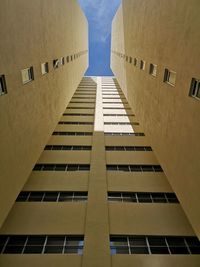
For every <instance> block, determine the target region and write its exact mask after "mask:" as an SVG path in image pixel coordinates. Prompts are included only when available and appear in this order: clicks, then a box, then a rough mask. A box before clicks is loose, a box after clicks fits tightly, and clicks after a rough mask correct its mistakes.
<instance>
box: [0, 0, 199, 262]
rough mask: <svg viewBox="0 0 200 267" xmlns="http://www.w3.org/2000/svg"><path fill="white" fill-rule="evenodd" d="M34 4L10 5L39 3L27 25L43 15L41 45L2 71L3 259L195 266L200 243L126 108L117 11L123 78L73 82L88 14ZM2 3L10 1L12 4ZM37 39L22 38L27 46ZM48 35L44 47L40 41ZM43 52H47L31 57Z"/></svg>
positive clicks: (73, 7)
mask: <svg viewBox="0 0 200 267" xmlns="http://www.w3.org/2000/svg"><path fill="white" fill-rule="evenodd" d="M36 2H37V4H38V6H37V7H36V6H35V5H34V4H29V5H27V6H26V1H20V2H19V3H20V5H19V6H18V5H17V7H15V12H19V14H22V15H24V14H26V13H27V11H28V10H29V12H30V13H29V16H27V19H28V18H30V15H31V14H32V11H33V10H35V15H34V16H33V17H34V19H32V20H31V23H32V21H35V23H36V21H37V23H38V21H40V19H41V16H39V14H41V13H42V14H45V16H47V18H48V19H47V22H46V25H43V24H40V25H41V27H40V28H39V29H43V31H41V33H40V36H41V40H42V41H43V45H41V47H40V48H37V49H39V50H37V49H36V48H35V50H33V51H32V52H31V53H32V57H31V59H32V60H33V63H30V62H31V61H27V63H26V64H25V63H24V65H25V66H24V65H18V69H17V68H16V70H15V72H16V73H15V75H14V76H13V74H12V72H11V71H10V68H8V71H7V72H6V70H4V69H3V68H2V70H0V71H1V83H0V85H1V87H0V90H1V91H0V92H1V95H0V101H2V103H3V104H2V105H1V107H4V109H5V110H8V107H9V110H8V111H7V113H6V114H4V113H3V112H1V115H0V116H1V120H2V123H1V125H2V126H3V127H2V131H1V134H2V136H1V141H2V140H4V142H3V141H2V142H1V146H2V147H1V151H5V156H4V154H3V153H1V164H2V163H3V164H4V165H3V167H2V166H0V167H1V174H3V175H2V176H1V185H2V187H1V191H2V193H1V202H0V203H1V204H0V205H1V212H0V214H1V222H2V226H1V228H0V266H2V267H13V266H15V267H25V266H30V267H35V266H46V267H47V266H48V267H55V266H56V267H57V266H58V267H64V266H67V267H102V266H104V267H132V266H136V267H141V266H142V267H151V266H152V267H160V266H162V267H171V266H181V267H188V266H190V267H199V265H200V242H199V240H198V238H197V237H196V234H195V231H194V229H193V227H192V226H191V223H190V221H189V220H188V218H187V216H186V215H185V213H184V210H183V208H182V205H181V204H180V202H179V197H178V198H177V195H176V193H175V192H174V190H173V189H172V186H171V185H170V183H169V181H168V177H167V176H166V174H165V172H164V171H163V168H162V167H161V165H160V161H158V158H157V154H155V152H154V147H152V146H151V142H150V140H151V139H152V137H151V135H150V134H148V135H146V133H145V132H144V130H143V129H144V128H143V127H142V126H141V124H140V120H141V122H142V123H144V120H143V119H142V118H141V116H140V113H139V115H137V114H136V113H137V109H136V111H134V112H133V110H134V109H133V108H132V104H133V102H132V101H133V100H132V99H133V97H132V93H131V90H130V89H129V86H128V83H127V82H126V80H125V77H126V75H127V69H126V67H122V62H123V64H125V63H124V61H122V60H121V59H120V60H121V61H120V60H119V59H118V58H119V56H117V55H119V53H122V52H119V51H121V50H122V51H123V49H124V47H125V44H124V43H123V42H121V43H119V41H118V40H119V39H120V35H121V36H122V33H123V31H124V27H123V23H122V20H121V18H122V15H123V12H122V8H121V9H120V10H119V11H118V14H117V17H116V19H115V22H114V25H116V27H118V32H117V31H116V30H114V34H115V37H113V38H116V39H115V41H113V43H114V44H115V45H116V49H113V56H112V66H113V70H114V71H115V73H116V75H117V79H118V81H119V83H120V84H121V85H122V86H120V85H119V83H118V81H117V79H116V78H115V77H84V78H82V79H81V76H83V73H84V71H85V69H86V67H87V41H86V36H87V22H86V20H85V17H84V15H83V14H82V11H81V10H80V8H79V7H78V5H77V3H76V2H75V1H64V0H63V1H60V4H61V6H60V4H59V6H58V5H57V4H56V3H58V1H57V2H55V1H53V0H52V1H49V0H48V1H44V0H43V1H39V0H38V1H36ZM47 2H48V6H47ZM13 3H14V2H13ZM34 3H35V2H34ZM66 4H68V6H67V8H66ZM129 4H130V8H131V7H132V5H131V2H130V3H129ZM4 5H5V8H4V9H5V10H8V7H9V8H10V6H9V3H8V1H5V3H4ZM30 5H31V6H30ZM25 7H26V8H25ZM6 8H7V9H6ZM29 8H30V9H29ZM31 9H32V11H31ZM9 10H10V9H9ZM130 10H131V9H130ZM9 12H11V11H9ZM20 12H22V13H20ZM13 14H14V8H13ZM36 14H37V16H36ZM52 14H54V17H53V18H54V19H53V20H52V19H51V18H52ZM66 14H67V16H66ZM35 16H36V17H35ZM16 17H17V15H16ZM36 18H37V19H36ZM127 19H128V17H127ZM41 21H44V20H41ZM54 22H55V24H56V25H57V26H56V27H55V28H49V25H51V26H52V25H53V26H52V27H54V26H55V24H54ZM41 23H42V22H41ZM16 24H17V23H16ZM117 24H118V25H117ZM65 25H68V27H66V26H65ZM72 25H76V30H75V28H74V26H73V29H72ZM10 27H11V26H10ZM16 27H17V26H16ZM31 27H32V28H33V29H35V32H36V28H34V27H36V26H31ZM43 27H46V28H43ZM29 30H30V28H29ZM45 30H47V31H48V32H49V31H51V30H52V32H51V34H50V35H48V34H44V33H45ZM53 30H55V31H54V32H53ZM24 31H25V30H24ZM59 31H61V33H58V32H59ZM27 32H28V29H27V30H26V31H25V33H26V35H27ZM29 32H30V31H29ZM14 33H15V31H14V30H13V35H14ZM33 33H34V31H33ZM57 34H60V35H59V38H56V35H57ZM65 34H66V36H65ZM26 35H24V36H26ZM117 35H118V37H117ZM72 36H73V37H72ZM113 36H114V35H113ZM36 37H37V38H38V35H37V34H36V35H35V38H33V40H32V41H31V42H30V41H29V40H27V39H24V38H22V39H23V42H27V43H26V45H25V46H23V49H25V48H26V47H28V45H30V43H31V44H32V42H33V41H34V40H35V39H36ZM16 38H17V37H16ZM46 38H47V39H48V38H49V39H48V40H49V46H50V48H49V49H50V50H51V51H52V54H51V53H50V54H48V53H49V51H48V49H47V48H45V49H44V47H45V46H44V44H45V43H46V40H47V39H46ZM62 38H63V39H62ZM73 38H74V39H73ZM50 39H51V42H50ZM54 39H55V43H54ZM17 40H18V39H16V43H18V42H17ZM25 40H26V41H25ZM67 40H68V41H67ZM72 40H74V41H72ZM73 42H74V43H73ZM50 43H51V44H50ZM11 44H12V45H13V46H14V45H15V44H13V43H10V46H11ZM37 44H38V42H37ZM64 44H65V45H64ZM0 45H2V44H0ZM16 45H17V44H16ZM54 45H55V47H54V48H53V47H51V46H54ZM62 45H63V50H62V49H61V48H62ZM118 45H119V47H120V48H118V50H117V47H118ZM20 47H21V46H20ZM75 47H76V48H77V50H75ZM4 48H6V46H5V47H4ZM9 48H10V47H9ZM64 48H66V50H65V49H64ZM23 49H22V48H21V54H20V55H21V57H20V56H19V58H20V60H22V56H23V55H24V54H23V51H22V50H23ZM40 49H44V50H42V52H41V53H39V52H38V53H37V56H36V54H34V51H40ZM54 49H56V51H57V53H58V55H57V53H53V51H54ZM68 49H69V50H68ZM70 49H71V50H70ZM120 49H121V50H120ZM1 51H2V50H1ZM5 51H6V50H5ZM9 51H12V50H9ZM68 51H69V52H68ZM44 52H45V53H44ZM44 54H45V55H49V56H48V57H44V58H41V59H39V57H38V55H42V56H44ZM14 55H15V53H14V52H13V56H14ZM34 55H35V56H34ZM123 55H124V54H123ZM4 56H5V57H6V53H5V55H4ZM7 56H8V55H7ZM15 56H16V55H15ZM16 58H17V56H16ZM25 58H26V57H24V58H23V60H25ZM63 58H64V59H63ZM128 60H130V56H129V57H128V58H127V61H128ZM11 62H12V61H11ZM34 62H35V63H34ZM47 62H48V65H47V64H42V63H47ZM117 63H119V66H117ZM9 64H11V63H9ZM12 64H13V68H15V67H16V66H15V64H14V63H12ZM41 64H42V65H41ZM129 64H130V65H131V63H129ZM144 65H145V64H143V67H144ZM28 66H30V67H28ZM145 66H146V65H145ZM3 67H4V66H3ZM27 67H28V68H27ZM48 67H49V68H48ZM48 70H51V71H49V72H48ZM21 71H22V72H21ZM154 71H155V70H154ZM46 72H47V73H46ZM144 72H145V70H144ZM9 73H10V74H9ZM33 74H34V75H33ZM42 74H43V75H42ZM20 75H21V77H20ZM14 78H15V79H16V80H14ZM12 79H13V80H12ZM17 79H18V80H17ZM45 79H46V80H45ZM80 80H81V82H80ZM17 81H18V82H17ZM144 81H145V79H144ZM79 82H80V83H79ZM11 85H12V86H11ZM16 85H17V86H16ZM13 86H15V89H14V87H13ZM28 86H30V88H26V87H28ZM18 87H19V88H18ZM12 88H13V89H12ZM20 91H21V93H20ZM31 92H32V93H31ZM126 96H127V97H126ZM8 100H9V101H8ZM22 100H23V101H22ZM3 101H7V102H6V103H4V102H3ZM138 101H139V100H138ZM21 102H22V104H21V105H20V103H21ZM129 102H130V104H129ZM29 103H30V104H29ZM6 104H7V105H6ZM3 105H4V106H3ZM6 107H7V109H6ZM29 109H30V111H29ZM153 114H154V113H152V115H153ZM22 115H23V116H22ZM3 123H5V125H4V124H3ZM153 126H154V125H153V124H152V127H153ZM6 127H7V128H6ZM144 127H145V126H144ZM147 130H148V128H147ZM147 132H148V131H147ZM13 151H14V152H13ZM158 156H159V155H158ZM8 159H10V161H9V160H8ZM8 162H10V164H9V165H8ZM2 170H3V171H2ZM29 173H30V175H29ZM8 212H9V213H8ZM7 213H8V216H6V215H7ZM5 217H6V219H5Z"/></svg>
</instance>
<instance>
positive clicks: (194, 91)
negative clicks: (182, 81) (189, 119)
mask: <svg viewBox="0 0 200 267" xmlns="http://www.w3.org/2000/svg"><path fill="white" fill-rule="evenodd" d="M189 96H192V97H194V98H196V99H199V100H200V80H197V79H195V78H192V81H191V86H190V93H189Z"/></svg>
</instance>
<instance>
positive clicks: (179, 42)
mask: <svg viewBox="0 0 200 267" xmlns="http://www.w3.org/2000/svg"><path fill="white" fill-rule="evenodd" d="M199 11H200V4H199V1H196V0H192V1H187V0H183V1H179V0H169V1H157V0H150V1H149V0H141V1H137V0H125V1H122V5H121V7H120V8H119V10H118V12H117V14H116V16H115V18H114V20H113V25H112V57H111V67H112V70H113V72H114V74H115V76H116V78H117V80H118V82H119V84H120V86H121V87H122V89H123V91H124V93H125V95H126V97H127V99H128V101H129V104H130V106H131V108H132V109H133V111H134V112H135V113H136V115H137V116H138V118H139V120H140V123H141V125H142V127H143V129H144V131H145V133H146V135H147V137H148V138H149V141H150V143H151V145H152V148H153V150H154V152H155V154H156V156H157V158H158V160H159V162H160V164H161V165H162V168H163V170H164V172H165V174H166V176H167V179H168V181H169V183H170V185H171V186H172V188H173V190H174V191H175V193H176V194H177V197H178V199H179V201H180V203H181V205H182V207H183V209H184V211H185V213H186V215H187V217H188V219H189V220H190V222H191V224H192V226H193V228H194V230H195V232H196V234H197V235H198V237H200V210H199V202H200V190H199V188H200V160H199V159H200V145H199V142H197V140H198V137H199V136H200V123H199V112H200V102H199V100H200V89H199V88H200V86H199V84H200V72H199V55H200V46H199V43H200V35H199V31H198V28H199V25H200V18H199V16H198V14H199Z"/></svg>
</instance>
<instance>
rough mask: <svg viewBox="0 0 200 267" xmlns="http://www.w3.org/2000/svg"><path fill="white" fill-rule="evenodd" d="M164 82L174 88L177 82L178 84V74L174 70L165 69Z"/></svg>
mask: <svg viewBox="0 0 200 267" xmlns="http://www.w3.org/2000/svg"><path fill="white" fill-rule="evenodd" d="M164 82H166V83H168V84H170V85H172V86H174V85H175V82H176V72H175V71H172V70H168V69H165V72H164Z"/></svg>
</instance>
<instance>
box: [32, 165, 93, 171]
mask: <svg viewBox="0 0 200 267" xmlns="http://www.w3.org/2000/svg"><path fill="white" fill-rule="evenodd" d="M89 170H90V164H36V165H35V167H34V168H33V171H68V172H69V171H89Z"/></svg>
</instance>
